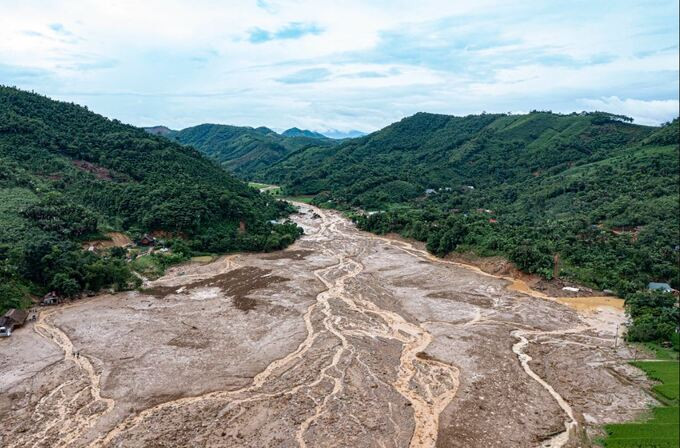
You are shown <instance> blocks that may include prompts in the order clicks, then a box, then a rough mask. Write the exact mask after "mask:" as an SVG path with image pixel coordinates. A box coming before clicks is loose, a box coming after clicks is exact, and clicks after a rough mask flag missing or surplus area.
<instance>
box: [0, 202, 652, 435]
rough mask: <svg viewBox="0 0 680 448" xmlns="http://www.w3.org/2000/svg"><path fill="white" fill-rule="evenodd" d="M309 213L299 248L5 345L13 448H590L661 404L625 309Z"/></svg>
mask: <svg viewBox="0 0 680 448" xmlns="http://www.w3.org/2000/svg"><path fill="white" fill-rule="evenodd" d="M295 219H296V221H297V222H298V223H299V224H300V225H301V226H303V228H304V229H305V236H304V237H303V238H302V239H301V240H300V241H298V242H297V243H295V245H294V246H292V247H291V248H289V249H288V250H286V251H282V252H277V253H272V254H240V255H235V256H230V257H223V258H221V259H219V260H217V261H215V262H213V263H209V264H199V263H195V264H189V265H184V266H180V267H176V268H173V269H172V270H171V271H170V272H168V274H167V275H166V276H164V277H163V278H161V279H159V280H156V281H153V282H149V283H148V284H147V285H145V286H146V287H147V289H145V290H144V291H142V292H130V293H124V294H118V295H115V296H111V295H102V296H99V297H95V298H92V299H88V300H85V301H81V302H76V303H74V304H72V305H70V306H67V307H60V308H55V309H53V310H50V312H43V313H42V314H41V316H40V319H39V320H38V322H37V323H35V324H34V325H33V329H32V330H31V328H30V326H29V327H27V328H24V329H23V330H22V331H21V332H18V333H17V334H18V335H19V336H20V337H14V336H13V337H12V338H10V339H9V340H7V341H2V342H1V343H0V355H1V357H0V361H1V362H2V365H3V366H8V368H7V369H6V370H5V372H3V373H1V374H0V396H1V397H2V398H0V417H1V419H2V420H1V421H2V424H1V425H2V426H1V428H0V446H3V447H4V446H7V447H15V446H16V447H19V446H21V447H23V446H35V447H54V446H76V447H85V446H91V447H100V446H107V447H108V446H113V447H119V446H120V447H123V446H124V447H137V446H164V447H180V446H182V447H183V446H224V447H231V446H246V447H263V446H276V447H279V446H280V447H289V446H290V447H294V446H299V447H320V446H323V447H326V446H337V447H350V446H351V447H435V446H440V447H488V446H503V447H508V446H516V447H530V446H542V447H553V448H557V447H571V446H574V447H575V446H588V445H589V440H590V439H591V438H592V437H594V436H596V435H597V431H598V428H599V425H601V424H602V423H606V422H610V421H618V420H622V419H625V418H631V417H632V416H634V415H635V414H636V413H638V412H639V411H640V410H641V409H644V408H645V407H646V406H648V405H649V404H650V400H651V399H650V398H649V397H648V396H647V395H646V394H644V393H643V392H642V390H641V388H640V383H641V381H643V379H642V377H641V376H638V375H637V372H635V371H634V370H633V369H632V368H630V367H628V366H627V365H626V364H625V362H624V360H625V358H626V356H628V354H627V353H626V349H625V348H622V347H620V346H619V347H618V348H616V349H615V348H614V335H615V329H616V325H617V324H620V323H621V322H622V320H623V316H622V313H621V310H618V309H616V308H609V307H606V306H605V305H603V306H602V307H600V308H597V309H595V310H594V311H593V310H591V311H589V312H583V311H581V312H579V311H576V310H574V309H571V308H569V307H567V306H564V305H563V304H560V303H558V302H557V301H552V300H549V298H541V297H532V296H529V295H526V294H523V293H521V292H518V291H513V290H510V289H508V288H507V286H508V285H509V282H508V281H507V280H505V279H502V278H496V277H494V276H492V275H489V274H486V273H483V272H481V271H476V270H474V269H470V268H468V267H465V266H462V265H459V264H457V263H453V262H442V261H441V260H438V259H436V258H434V257H432V256H431V255H429V254H427V253H426V252H424V251H422V249H420V248H418V247H414V246H413V245H411V244H409V243H407V242H401V241H395V240H389V239H385V238H380V237H377V236H374V235H370V234H366V233H363V232H359V231H357V230H356V229H355V228H354V227H353V226H352V225H351V224H350V223H349V222H348V221H347V220H346V219H344V218H343V217H341V216H340V215H339V214H337V213H334V212H328V211H322V210H318V209H313V208H311V207H309V206H303V205H301V213H300V214H298V215H297V216H296V218H295ZM35 353H44V355H42V356H41V357H40V359H36V356H35ZM59 354H60V355H59Z"/></svg>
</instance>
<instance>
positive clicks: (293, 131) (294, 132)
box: [281, 128, 328, 138]
mask: <svg viewBox="0 0 680 448" xmlns="http://www.w3.org/2000/svg"><path fill="white" fill-rule="evenodd" d="M281 135H283V136H284V137H309V138H328V137H327V136H325V135H323V134H319V133H318V132H314V131H309V130H307V129H298V128H290V129H287V130H285V131H283V132H282V133H281Z"/></svg>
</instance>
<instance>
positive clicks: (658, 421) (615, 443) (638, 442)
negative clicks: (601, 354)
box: [604, 361, 680, 448]
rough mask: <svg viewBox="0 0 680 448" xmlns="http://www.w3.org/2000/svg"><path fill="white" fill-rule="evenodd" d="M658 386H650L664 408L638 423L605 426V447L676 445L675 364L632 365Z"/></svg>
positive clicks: (678, 417) (678, 440) (678, 422)
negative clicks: (655, 381) (658, 382)
mask: <svg viewBox="0 0 680 448" xmlns="http://www.w3.org/2000/svg"><path fill="white" fill-rule="evenodd" d="M632 364H633V365H635V366H636V367H639V368H640V369H642V370H644V371H645V372H646V373H647V375H648V376H649V377H650V378H651V379H654V380H657V381H660V382H661V383H662V384H660V385H657V386H654V388H653V391H654V392H655V393H656V395H657V397H658V399H659V401H661V402H662V403H666V406H663V407H657V408H654V409H652V412H651V415H650V416H649V418H648V419H646V420H645V421H642V422H639V423H623V424H615V425H607V426H606V427H605V429H606V431H607V434H608V437H607V438H606V439H605V440H604V445H605V446H606V447H607V448H666V447H668V448H671V447H672V448H675V447H677V446H680V434H679V432H678V431H679V429H680V414H679V412H678V375H680V372H679V370H678V366H679V365H680V364H679V363H678V361H639V362H634V363H632Z"/></svg>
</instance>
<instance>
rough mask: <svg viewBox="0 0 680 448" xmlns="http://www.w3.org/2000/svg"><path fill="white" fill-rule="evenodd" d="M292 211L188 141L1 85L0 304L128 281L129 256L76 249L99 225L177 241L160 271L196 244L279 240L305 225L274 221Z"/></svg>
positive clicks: (201, 247) (215, 246)
mask: <svg viewBox="0 0 680 448" xmlns="http://www.w3.org/2000/svg"><path fill="white" fill-rule="evenodd" d="M290 210H291V208H290V207H289V206H288V205H287V204H285V203H282V202H279V201H275V200H273V199H272V198H271V197H269V196H268V195H262V194H260V193H259V192H258V191H257V190H255V189H253V188H250V187H248V186H247V185H246V184H245V183H243V182H241V181H239V180H237V179H235V178H234V177H232V176H231V175H229V174H227V173H226V172H224V170H222V169H221V168H220V167H219V166H217V165H216V164H215V163H214V162H211V161H209V160H208V159H206V158H205V157H203V156H202V155H201V154H200V153H199V152H198V151H196V150H194V149H192V148H189V147H186V146H183V145H180V144H178V143H174V142H171V141H169V140H167V139H165V138H162V137H157V136H153V135H150V134H149V133H146V132H144V131H143V130H141V129H138V128H134V127H132V126H127V125H124V124H121V123H120V122H118V121H117V120H108V119H106V118H104V117H102V116H100V115H97V114H94V113H92V112H90V111H88V110H87V108H84V107H80V106H77V105H74V104H69V103H63V102H57V101H52V100H50V99H48V98H46V97H43V96H40V95H37V94H33V93H28V92H24V91H21V90H18V89H15V88H10V87H2V86H0V311H4V310H5V309H6V308H9V307H16V306H25V305H26V304H27V303H28V296H29V295H30V294H34V295H41V294H44V293H45V292H46V291H49V290H55V291H57V292H58V293H60V294H62V295H64V296H77V295H79V294H80V293H81V292H82V291H84V290H91V291H97V290H99V289H100V288H103V287H114V288H117V289H125V288H129V287H134V286H135V285H136V284H137V282H138V280H137V278H136V277H135V276H134V275H133V274H132V273H131V271H130V266H129V264H128V263H127V262H126V260H125V251H121V250H113V249H112V250H109V251H104V252H102V253H99V254H97V253H94V252H84V251H82V250H81V243H82V241H85V240H89V239H92V238H97V237H100V236H101V233H102V231H103V230H104V229H107V230H119V231H125V232H127V233H129V234H131V235H140V234H142V233H144V232H149V231H154V230H162V231H165V232H167V233H169V234H172V235H176V236H178V237H179V238H181V241H182V243H181V244H179V243H176V242H169V246H171V247H172V252H171V253H172V254H173V255H170V256H167V255H160V254H159V255H157V256H152V258H153V261H154V263H155V264H156V265H157V266H158V267H159V269H163V268H164V266H167V264H168V263H172V262H176V261H177V260H179V259H185V258H186V257H188V256H189V255H190V254H191V252H192V251H209V252H215V253H221V252H229V251H235V250H251V251H258V250H274V249H278V248H282V247H285V246H286V245H288V244H290V243H291V242H292V241H293V240H294V239H295V238H296V237H297V236H298V235H299V234H300V229H299V228H297V226H295V225H294V224H283V225H278V224H272V223H271V222H270V221H271V220H275V219H278V218H279V217H281V216H285V215H286V214H287V213H289V212H290ZM241 226H242V227H244V228H245V231H242V230H239V227H241ZM161 257H162V258H161ZM140 263H142V261H137V264H140Z"/></svg>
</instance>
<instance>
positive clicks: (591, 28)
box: [0, 0, 680, 131]
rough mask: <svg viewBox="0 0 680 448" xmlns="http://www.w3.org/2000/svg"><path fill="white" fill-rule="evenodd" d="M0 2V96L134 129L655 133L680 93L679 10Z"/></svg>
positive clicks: (450, 2)
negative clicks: (506, 119)
mask: <svg viewBox="0 0 680 448" xmlns="http://www.w3.org/2000/svg"><path fill="white" fill-rule="evenodd" d="M1 1H2V4H3V13H2V14H0V83H3V84H15V85H17V86H19V87H23V88H27V89H33V90H36V91H38V92H40V93H43V94H46V95H49V96H52V97H56V98H59V99H64V100H68V101H76V102H80V103H82V104H85V105H87V106H88V107H90V109H92V110H95V111H97V112H99V113H102V114H104V115H107V116H110V117H112V118H118V119H120V120H122V121H125V122H129V123H132V124H137V125H145V124H157V123H164V124H167V125H169V126H171V127H173V128H182V127H186V126H189V125H193V124H198V123H201V122H221V123H231V124H238V125H252V126H259V125H265V126H268V127H271V128H279V129H287V128H290V127H293V126H297V127H299V128H306V129H316V130H328V129H338V130H340V131H348V130H352V129H358V130H361V131H371V130H375V129H376V128H380V127H382V126H385V125H387V124H389V123H390V122H393V121H396V120H399V119H400V118H402V117H403V116H405V115H410V114H413V113H415V112H418V111H429V112H436V113H447V114H457V115H465V114H469V113H479V112H481V111H482V110H486V111H488V112H508V111H518V110H532V109H550V110H553V111H556V112H572V111H580V110H583V109H584V108H587V109H591V108H592V109H603V110H610V111H611V112H615V113H625V114H626V115H630V116H633V117H635V118H636V120H638V122H640V123H643V122H644V123H659V122H662V121H666V120H668V119H669V118H672V117H669V116H668V115H669V114H671V113H672V111H671V110H670V109H672V107H671V106H673V105H674V104H677V99H678V95H679V92H678V90H679V87H678V75H679V73H678V65H679V63H680V61H679V57H678V47H677V42H678V39H679V32H678V23H677V17H678V14H679V11H678V2H677V0H651V1H645V2H640V1H636V0H620V1H619V2H617V5H616V8H612V7H611V5H610V4H608V3H607V2H593V1H589V0H573V1H572V2H569V3H563V2H536V1H533V0H476V1H475V2H468V1H462V0H422V1H421V2H418V3H413V2H409V1H407V0H390V1H389V2H388V1H387V0H345V1H343V2H334V1H330V0H256V1H253V2H236V1H235V0H234V1H232V2H229V1H219V2H218V1H216V0H192V2H186V1H183V0H148V1H145V2H135V1H133V0H117V1H116V2H101V1H98V0H73V1H70V2H63V1H60V0H1ZM131 10H134V11H135V13H134V14H130V11H131ZM674 101H675V103H673V102H674Z"/></svg>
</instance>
